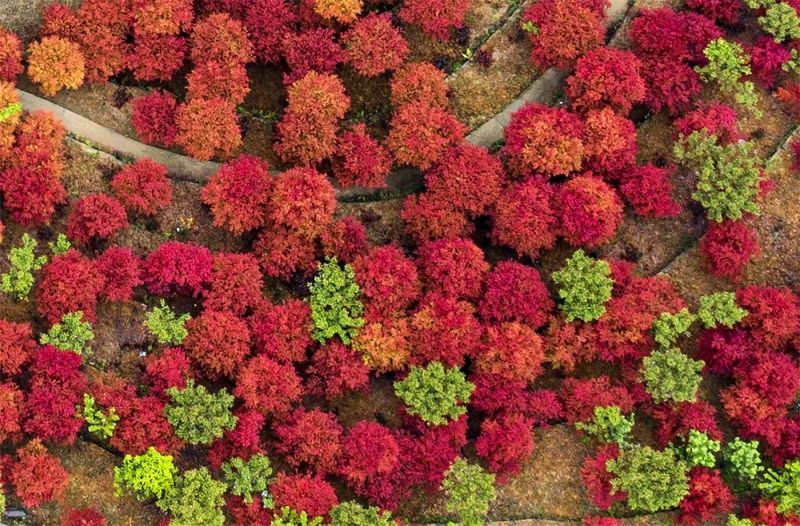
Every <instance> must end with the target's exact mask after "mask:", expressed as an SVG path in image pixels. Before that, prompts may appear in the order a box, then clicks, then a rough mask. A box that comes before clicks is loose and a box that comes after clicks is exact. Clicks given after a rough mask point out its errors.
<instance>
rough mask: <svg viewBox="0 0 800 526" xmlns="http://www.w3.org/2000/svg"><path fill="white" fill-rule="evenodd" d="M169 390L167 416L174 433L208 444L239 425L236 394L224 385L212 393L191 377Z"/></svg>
mask: <svg viewBox="0 0 800 526" xmlns="http://www.w3.org/2000/svg"><path fill="white" fill-rule="evenodd" d="M167 394H168V395H169V397H170V400H171V401H170V403H169V404H167V406H166V407H165V408H164V413H165V414H166V415H167V420H169V423H170V424H172V427H173V429H174V430H175V434H176V435H178V436H179V437H180V438H182V439H183V440H185V441H187V442H188V443H190V444H202V445H209V444H211V442H213V441H214V439H217V438H221V437H222V435H223V433H224V432H225V431H226V430H230V429H233V427H234V426H235V425H236V417H235V416H233V415H232V414H231V407H232V406H233V396H232V395H230V394H228V391H226V390H225V389H224V388H223V389H220V390H219V391H217V392H216V393H213V394H212V393H209V392H208V390H207V389H206V388H205V387H204V386H202V385H195V383H194V380H189V381H187V382H186V388H185V389H178V388H176V387H170V388H169V389H167Z"/></svg>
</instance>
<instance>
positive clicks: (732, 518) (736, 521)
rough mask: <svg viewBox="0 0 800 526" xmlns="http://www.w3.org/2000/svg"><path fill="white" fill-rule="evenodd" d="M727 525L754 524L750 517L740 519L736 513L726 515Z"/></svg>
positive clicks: (750, 525) (743, 525)
mask: <svg viewBox="0 0 800 526" xmlns="http://www.w3.org/2000/svg"><path fill="white" fill-rule="evenodd" d="M726 524H727V525H728V526H756V525H755V524H753V521H751V520H750V519H740V518H739V517H737V516H736V515H733V514H731V515H728V521H727V523H726Z"/></svg>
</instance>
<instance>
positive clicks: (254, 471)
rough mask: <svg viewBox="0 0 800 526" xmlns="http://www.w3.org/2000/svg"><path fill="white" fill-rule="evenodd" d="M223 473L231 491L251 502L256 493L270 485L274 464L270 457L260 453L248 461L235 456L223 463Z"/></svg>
mask: <svg viewBox="0 0 800 526" xmlns="http://www.w3.org/2000/svg"><path fill="white" fill-rule="evenodd" d="M222 473H223V475H224V476H225V483H226V484H227V485H228V489H229V491H230V492H231V493H232V494H234V495H236V496H238V497H242V500H244V501H245V502H246V503H248V504H250V503H251V502H253V494H254V493H261V492H263V491H265V490H266V489H267V487H269V482H270V477H272V464H271V463H270V461H269V458H267V457H266V456H264V455H259V454H256V455H253V456H252V457H250V459H249V460H247V461H245V460H242V459H241V458H238V457H234V458H232V459H230V460H227V461H225V462H224V463H223V464H222Z"/></svg>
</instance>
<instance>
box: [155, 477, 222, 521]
mask: <svg viewBox="0 0 800 526" xmlns="http://www.w3.org/2000/svg"><path fill="white" fill-rule="evenodd" d="M225 490H226V487H225V484H223V483H222V482H219V481H217V480H214V479H213V478H211V474H210V473H209V472H208V469H206V468H204V467H202V468H197V469H190V470H189V471H187V472H185V473H184V474H183V475H181V476H179V477H177V478H176V479H175V486H174V487H173V489H172V491H170V492H169V493H167V494H166V495H165V496H164V497H163V498H162V499H160V500H159V501H158V502H157V504H158V507H159V508H161V509H162V510H164V511H167V512H169V513H170V514H171V515H172V518H171V520H170V526H198V525H200V524H202V525H203V526H223V524H225V514H224V513H223V512H222V506H223V505H224V504H225V499H224V498H223V495H224V494H225Z"/></svg>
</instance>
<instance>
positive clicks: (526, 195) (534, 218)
mask: <svg viewBox="0 0 800 526" xmlns="http://www.w3.org/2000/svg"><path fill="white" fill-rule="evenodd" d="M554 201H555V191H554V188H553V187H552V186H551V185H550V184H549V183H547V182H546V181H543V180H541V179H538V178H533V177H529V178H526V179H524V180H522V181H519V182H515V183H511V184H510V185H508V186H507V187H506V188H505V190H503V192H502V193H501V194H500V198H499V199H498V200H497V203H496V204H495V206H494V210H493V211H492V233H491V236H492V241H494V242H495V243H497V244H500V245H505V246H508V247H510V248H512V249H513V250H514V252H516V253H517V255H518V256H520V257H525V256H527V257H530V258H536V257H538V255H539V251H540V250H542V249H547V248H551V247H552V246H553V244H554V243H555V241H556V228H557V226H558V221H559V218H558V214H557V213H556V210H555V203H554ZM531 203H537V206H530V204H531Z"/></svg>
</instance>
